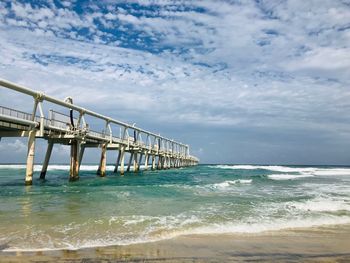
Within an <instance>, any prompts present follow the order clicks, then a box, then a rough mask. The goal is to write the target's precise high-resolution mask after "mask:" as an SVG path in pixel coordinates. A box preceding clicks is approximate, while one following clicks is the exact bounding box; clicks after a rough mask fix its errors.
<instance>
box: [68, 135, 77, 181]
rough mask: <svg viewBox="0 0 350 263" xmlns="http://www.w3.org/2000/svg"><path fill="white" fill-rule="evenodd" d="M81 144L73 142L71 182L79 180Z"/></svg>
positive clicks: (71, 147)
mask: <svg viewBox="0 0 350 263" xmlns="http://www.w3.org/2000/svg"><path fill="white" fill-rule="evenodd" d="M78 155H79V143H78V141H77V140H72V142H71V146H70V171H69V180H70V181H76V180H78V179H79V158H78Z"/></svg>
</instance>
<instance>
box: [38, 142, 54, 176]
mask: <svg viewBox="0 0 350 263" xmlns="http://www.w3.org/2000/svg"><path fill="white" fill-rule="evenodd" d="M47 143H48V144H47V150H46V155H45V160H44V163H43V167H42V168H41V173H40V179H42V180H44V179H45V176H46V172H47V167H48V165H49V162H50V157H51V153H52V148H53V141H52V140H48V142H47Z"/></svg>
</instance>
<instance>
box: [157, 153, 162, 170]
mask: <svg viewBox="0 0 350 263" xmlns="http://www.w3.org/2000/svg"><path fill="white" fill-rule="evenodd" d="M161 160H162V157H161V156H160V155H158V163H157V170H159V169H161V163H162V162H161Z"/></svg>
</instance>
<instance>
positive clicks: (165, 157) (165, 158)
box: [163, 156, 168, 169]
mask: <svg viewBox="0 0 350 263" xmlns="http://www.w3.org/2000/svg"><path fill="white" fill-rule="evenodd" d="M163 169H168V157H167V156H164V158H163Z"/></svg>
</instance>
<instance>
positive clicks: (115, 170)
mask: <svg viewBox="0 0 350 263" xmlns="http://www.w3.org/2000/svg"><path fill="white" fill-rule="evenodd" d="M120 154H121V149H119V152H118V158H117V162H116V164H115V167H114V172H115V173H117V172H118V166H119V162H120Z"/></svg>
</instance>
